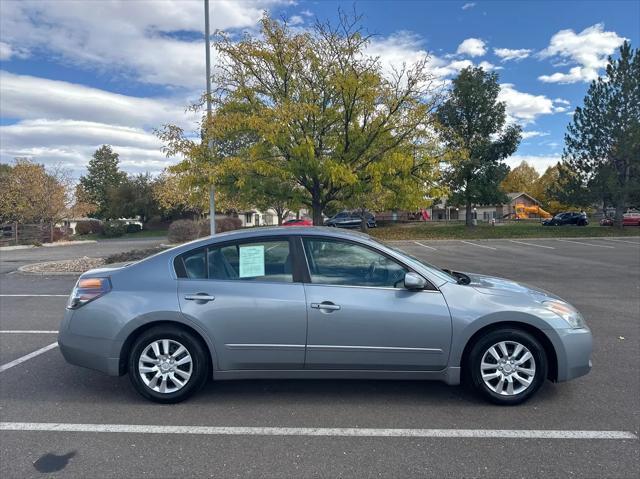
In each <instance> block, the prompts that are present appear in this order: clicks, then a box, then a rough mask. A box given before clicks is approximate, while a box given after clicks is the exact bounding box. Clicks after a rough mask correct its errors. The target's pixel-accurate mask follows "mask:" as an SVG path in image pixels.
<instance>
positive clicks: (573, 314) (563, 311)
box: [542, 300, 587, 328]
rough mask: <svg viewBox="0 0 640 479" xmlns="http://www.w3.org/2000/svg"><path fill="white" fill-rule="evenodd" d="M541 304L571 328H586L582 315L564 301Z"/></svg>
mask: <svg viewBox="0 0 640 479" xmlns="http://www.w3.org/2000/svg"><path fill="white" fill-rule="evenodd" d="M542 304H544V306H545V307H546V308H547V309H549V310H551V311H553V312H554V313H556V314H557V315H558V316H560V317H561V318H562V319H564V320H565V321H566V322H567V323H569V326H571V327H572V328H585V327H586V326H587V324H586V323H585V322H584V318H583V317H582V315H581V314H580V313H579V312H578V311H577V310H576V309H575V308H574V307H573V306H571V305H570V304H568V303H565V302H564V301H558V300H554V301H543V303H542Z"/></svg>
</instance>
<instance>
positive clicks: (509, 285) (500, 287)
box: [465, 273, 561, 301]
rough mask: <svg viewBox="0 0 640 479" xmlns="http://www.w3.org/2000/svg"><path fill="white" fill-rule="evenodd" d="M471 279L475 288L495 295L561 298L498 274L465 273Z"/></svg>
mask: <svg viewBox="0 0 640 479" xmlns="http://www.w3.org/2000/svg"><path fill="white" fill-rule="evenodd" d="M465 274H467V275H468V276H469V278H470V279H471V283H470V284H469V286H471V287H472V288H473V289H475V290H476V291H478V292H479V293H482V294H491V295H495V296H512V295H514V294H524V295H528V296H532V295H533V296H538V297H539V300H541V301H544V300H547V299H561V298H559V297H558V296H556V295H555V294H553V293H550V292H548V291H545V290H544V289H541V288H536V287H535V286H530V285H528V284H524V283H518V282H516V281H512V280H510V279H505V278H498V277H496V276H485V275H482V274H473V273H471V274H470V273H465Z"/></svg>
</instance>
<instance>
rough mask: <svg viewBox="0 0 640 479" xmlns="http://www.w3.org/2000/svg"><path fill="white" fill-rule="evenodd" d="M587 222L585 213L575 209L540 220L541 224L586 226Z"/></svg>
mask: <svg viewBox="0 0 640 479" xmlns="http://www.w3.org/2000/svg"><path fill="white" fill-rule="evenodd" d="M588 224H589V220H588V219H587V214H586V213H583V212H577V211H568V212H565V213H558V214H557V215H555V216H554V217H553V218H549V219H546V220H544V221H543V222H542V225H543V226H566V225H574V226H587V225H588Z"/></svg>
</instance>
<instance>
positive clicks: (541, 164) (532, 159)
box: [505, 155, 562, 175]
mask: <svg viewBox="0 0 640 479" xmlns="http://www.w3.org/2000/svg"><path fill="white" fill-rule="evenodd" d="M561 159H562V157H561V156H560V155H513V156H511V157H509V158H507V159H506V160H505V162H506V163H507V165H509V166H510V167H511V168H515V167H516V166H518V165H519V164H520V163H522V162H523V161H526V162H527V163H529V165H531V166H533V167H534V168H535V169H536V171H537V172H538V173H539V174H541V175H542V174H543V173H544V172H545V171H546V169H547V168H549V167H550V166H554V165H555V164H556V163H558V162H559V161H560V160H561Z"/></svg>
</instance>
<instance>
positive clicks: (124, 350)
mask: <svg viewBox="0 0 640 479" xmlns="http://www.w3.org/2000/svg"><path fill="white" fill-rule="evenodd" d="M157 326H175V327H178V328H181V329H184V330H186V331H188V332H189V333H191V334H192V335H193V336H194V337H195V338H196V339H197V340H198V341H200V343H201V344H202V346H204V348H205V351H207V353H208V354H209V361H210V366H211V368H212V369H211V371H215V367H216V354H215V350H214V349H213V345H212V344H211V343H210V342H209V341H208V340H207V339H206V336H205V334H204V333H202V332H200V331H198V330H197V329H196V328H195V327H193V326H191V325H189V324H186V323H184V322H182V321H174V320H167V319H162V320H156V321H147V322H145V323H143V324H141V325H139V326H137V327H136V328H135V329H134V330H133V331H131V332H130V333H129V334H128V335H127V337H126V339H125V340H124V342H123V343H122V347H121V348H120V354H119V364H118V374H119V375H120V376H122V375H124V374H126V373H127V372H128V371H127V369H128V364H129V354H130V353H131V348H132V347H133V344H134V343H135V341H136V339H138V338H139V337H140V335H141V334H143V333H144V332H145V331H148V330H149V329H151V328H155V327H157Z"/></svg>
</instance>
